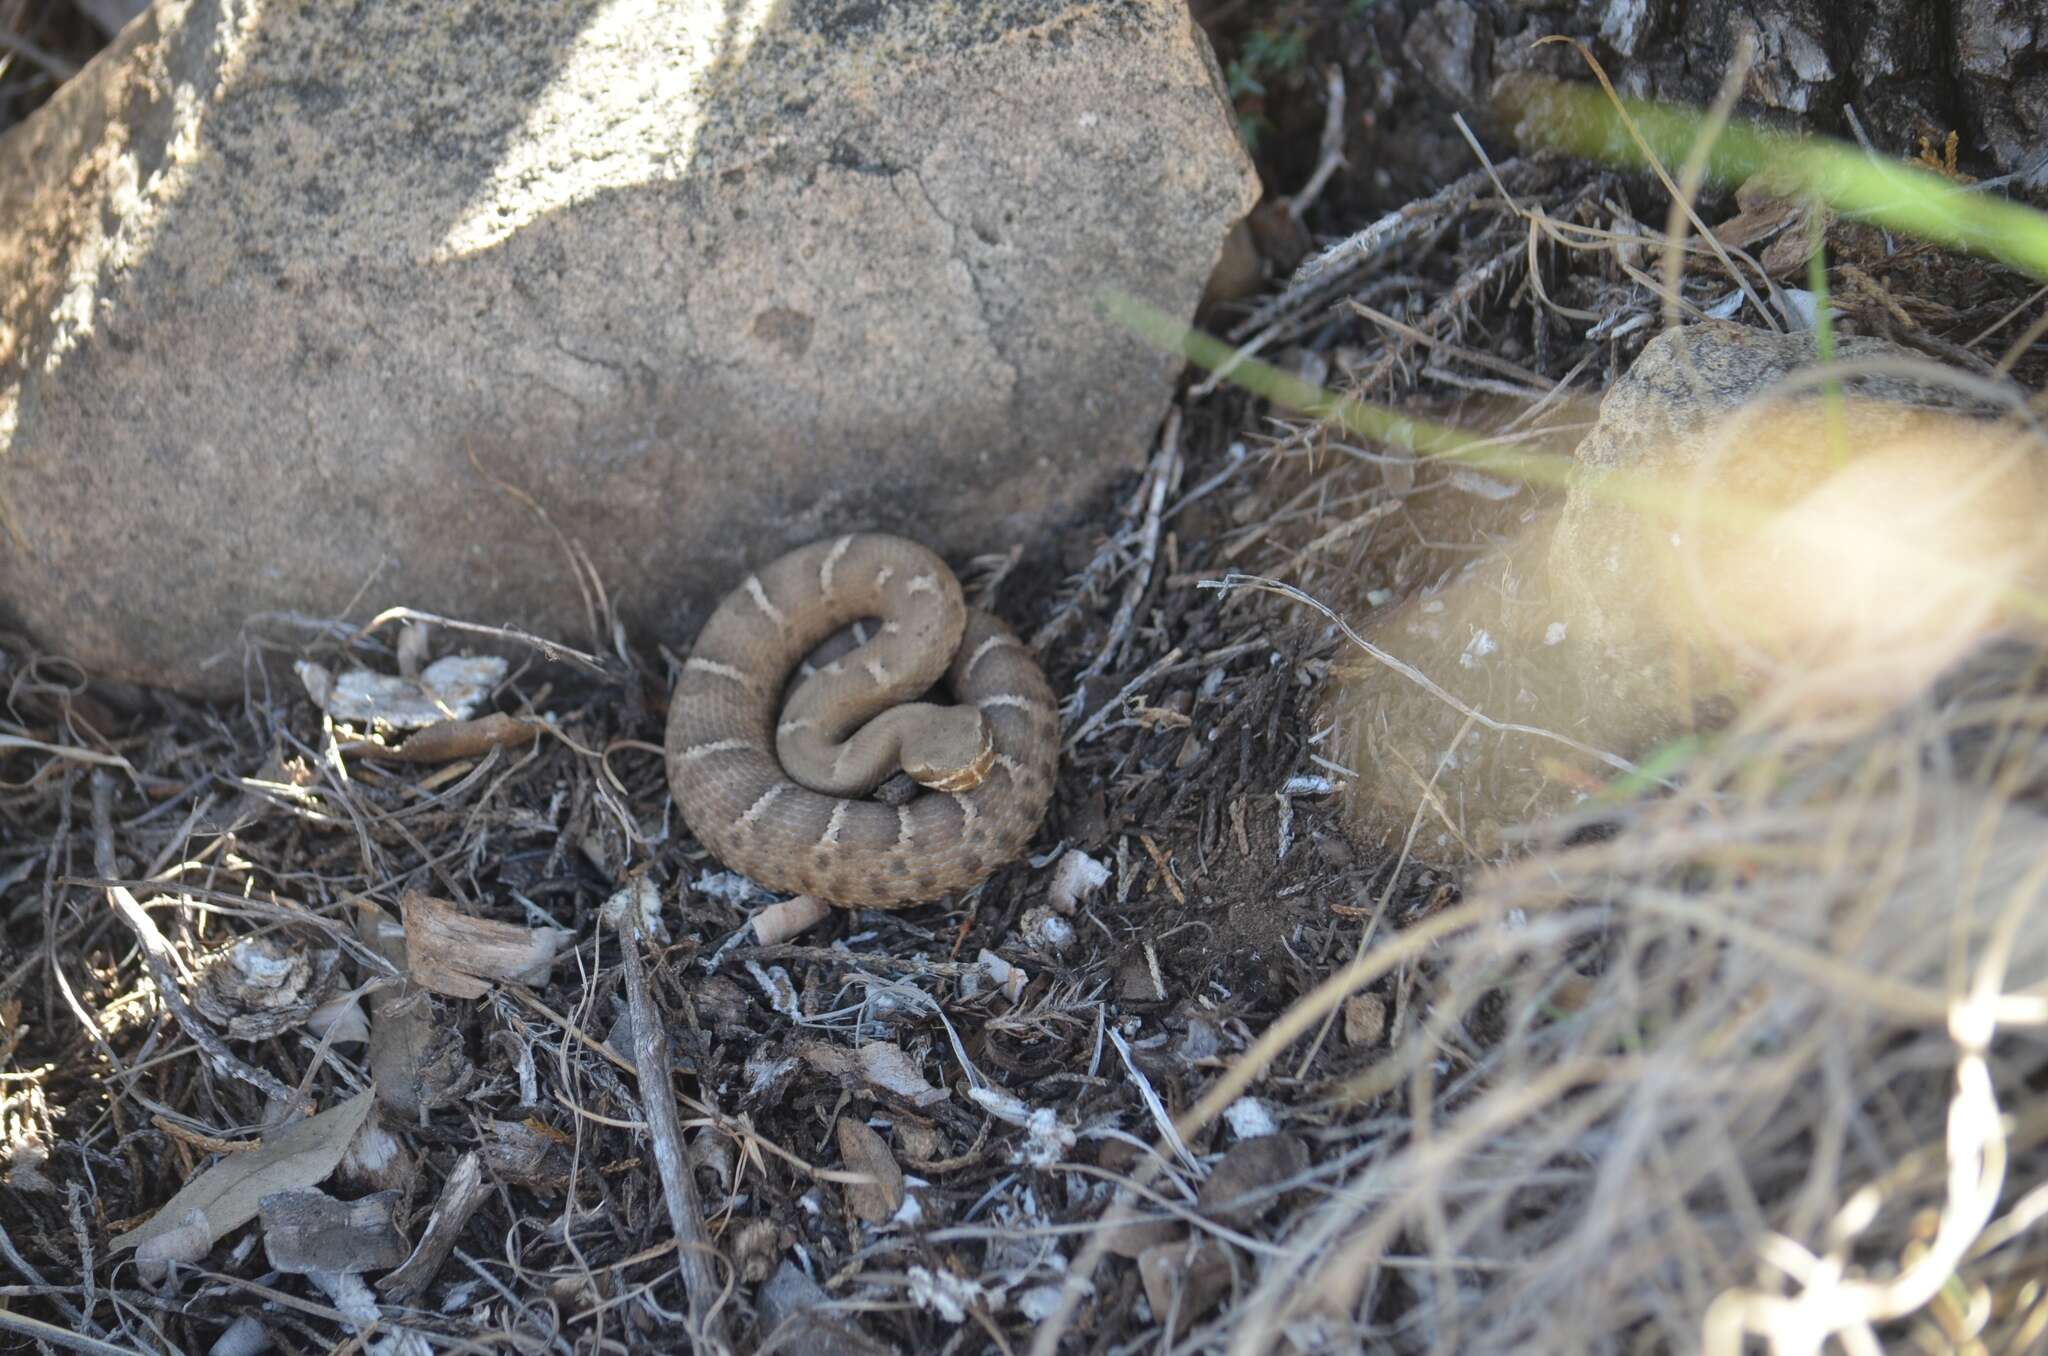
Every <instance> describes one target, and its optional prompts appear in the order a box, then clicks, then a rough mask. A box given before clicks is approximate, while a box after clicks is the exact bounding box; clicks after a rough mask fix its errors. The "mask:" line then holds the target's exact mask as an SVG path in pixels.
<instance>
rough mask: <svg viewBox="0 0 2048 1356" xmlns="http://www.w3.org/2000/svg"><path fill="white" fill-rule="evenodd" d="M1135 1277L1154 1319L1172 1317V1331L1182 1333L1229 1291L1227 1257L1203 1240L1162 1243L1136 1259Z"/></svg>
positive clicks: (1226, 1254) (1220, 1250) (1218, 1248)
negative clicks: (1141, 1287) (1137, 1278)
mask: <svg viewBox="0 0 2048 1356" xmlns="http://www.w3.org/2000/svg"><path fill="white" fill-rule="evenodd" d="M1138 1277H1139V1279H1140V1280H1141V1281H1143V1282H1144V1285H1145V1298H1146V1299H1147V1300H1149V1301H1151V1304H1152V1314H1153V1317H1154V1318H1155V1319H1156V1320H1158V1321H1160V1322H1164V1321H1166V1320H1167V1318H1168V1317H1169V1316H1171V1318H1172V1319H1173V1321H1174V1329H1175V1331H1176V1332H1179V1331H1185V1330H1186V1328H1187V1327H1188V1325H1190V1324H1192V1323H1194V1322H1195V1321H1196V1320H1198V1319H1200V1318H1201V1317H1202V1316H1203V1315H1204V1314H1206V1313H1208V1312H1209V1311H1210V1310H1211V1309H1214V1308H1215V1307H1216V1304H1217V1301H1219V1300H1221V1299H1222V1298H1223V1296H1224V1295H1225V1294H1226V1293H1227V1292H1228V1291H1229V1289H1230V1255H1229V1254H1228V1253H1227V1252H1225V1251H1224V1250H1223V1247H1222V1245H1221V1244H1219V1243H1215V1242H1212V1241H1210V1240H1209V1239H1206V1238H1198V1239H1190V1240H1188V1241H1187V1242H1183V1243H1161V1244H1159V1245H1158V1246H1156V1247H1152V1248H1147V1249H1146V1250H1145V1252H1144V1253H1143V1254H1142V1255H1141V1256H1140V1257H1139V1258H1138Z"/></svg>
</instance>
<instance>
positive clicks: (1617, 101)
mask: <svg viewBox="0 0 2048 1356" xmlns="http://www.w3.org/2000/svg"><path fill="white" fill-rule="evenodd" d="M1552 42H1570V43H1571V45H1572V46H1573V47H1575V48H1577V49H1578V53H1579V55H1580V56H1581V57H1583V58H1584V59H1585V62H1586V65H1588V66H1590V67H1591V68H1592V70H1593V78H1594V79H1596V80H1598V81H1599V82H1600V88H1601V89H1603V90H1605V91H1606V92H1607V99H1608V102H1609V103H1611V104H1613V105H1614V116H1615V118H1616V119H1617V120H1618V121H1619V122H1620V123H1621V125H1622V127H1623V128H1624V129H1625V130H1626V131H1627V132H1628V135H1629V139H1630V140H1631V141H1633V142H1635V144H1636V150H1637V151H1638V152H1639V153H1641V155H1642V157H1643V163H1644V164H1646V165H1648V166H1649V167H1650V171H1651V173H1653V174H1655V175H1656V176H1657V181H1658V182H1659V183H1661V184H1663V185H1664V191H1665V192H1666V193H1669V194H1670V195H1671V201H1672V205H1673V207H1674V208H1676V209H1679V210H1682V211H1683V212H1684V213H1685V217H1686V219H1687V220H1688V221H1690V222H1691V223H1692V227H1693V229H1694V230H1696V231H1698V232H1699V233H1700V238H1701V239H1702V240H1705V241H1706V242H1707V247H1708V248H1709V249H1711V250H1713V251H1714V256H1715V257H1716V258H1718V259H1719V260H1720V261H1721V267H1723V268H1725V269H1727V270H1728V276H1729V277H1731V278H1733V279H1734V280H1735V285H1736V286H1737V287H1739V288H1741V289H1742V295H1743V296H1745V297H1747V298H1749V304H1750V305H1752V306H1754V307H1756V309H1757V314H1759V315H1761V316H1762V317H1763V318H1764V323H1765V324H1767V325H1769V326H1770V327H1771V328H1772V329H1773V330H1776V331H1779V332H1782V331H1783V330H1784V326H1783V325H1780V324H1779V323H1778V318H1777V317H1776V316H1775V315H1772V314H1771V308H1770V307H1768V306H1766V305H1764V303H1763V300H1762V299H1761V298H1760V297H1758V296H1757V294H1756V292H1755V291H1754V290H1753V289H1751V287H1750V285H1749V283H1748V281H1747V280H1745V279H1744V278H1743V276H1742V271H1741V270H1740V269H1738V268H1736V267H1735V261H1734V260H1732V259H1730V258H1729V257H1728V252H1727V250H1726V249H1724V248H1723V247H1722V245H1721V240H1720V237H1719V236H1717V235H1715V234H1714V233H1713V232H1712V231H1711V230H1709V229H1707V224H1706V223H1705V222H1704V221H1701V220H1700V214H1699V213H1698V212H1697V211H1695V210H1693V205H1692V199H1691V198H1690V197H1688V196H1687V195H1686V193H1685V192H1684V191H1683V190H1681V189H1680V188H1679V186H1678V185H1677V184H1675V183H1673V182H1672V181H1671V176H1670V175H1669V174H1668V173H1666V172H1665V170H1664V162H1663V161H1661V160H1659V159H1658V158H1657V155H1656V152H1654V151H1652V150H1651V149H1650V143H1649V142H1647V141H1645V140H1643V134H1642V131H1641V130H1640V129H1639V128H1638V127H1637V126H1636V121H1635V119H1634V118H1631V117H1630V116H1629V115H1628V109H1627V108H1626V107H1624V106H1623V105H1622V102H1621V96H1620V95H1619V94H1617V93H1615V91H1614V84H1613V82H1612V81H1610V80H1608V78H1607V70H1606V68H1605V67H1603V66H1602V65H1601V64H1600V63H1599V62H1598V61H1596V60H1594V58H1593V53H1592V52H1591V51H1589V50H1588V49H1587V47H1586V45H1585V44H1584V43H1582V42H1578V41H1575V40H1573V39H1569V38H1564V37H1551V38H1539V39H1537V43H1536V45H1537V46H1542V45H1543V44H1545V43H1552Z"/></svg>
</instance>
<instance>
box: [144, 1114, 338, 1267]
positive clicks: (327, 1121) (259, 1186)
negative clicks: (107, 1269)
mask: <svg viewBox="0 0 2048 1356" xmlns="http://www.w3.org/2000/svg"><path fill="white" fill-rule="evenodd" d="M375 1102H376V1093H375V1090H374V1089H372V1090H370V1091H367V1092H360V1093H357V1094H356V1095H355V1096H354V1097H351V1098H349V1099H348V1100H347V1101H346V1102H343V1103H342V1104H341V1105H340V1106H335V1107H329V1108H328V1109H327V1110H325V1111H322V1112H320V1113H319V1114H318V1115H314V1116H308V1117H306V1119H304V1120H302V1121H297V1122H295V1123H293V1124H292V1125H291V1126H289V1127H287V1128H286V1129H285V1131H284V1132H283V1133H282V1134H280V1135H278V1136H277V1137H276V1138H275V1139H273V1140H270V1141H268V1142H267V1143H265V1144H264V1146H263V1147H262V1148H260V1149H254V1150H251V1151H250V1152H248V1153H245V1154H230V1155H228V1156H227V1157H226V1158H223V1159H221V1160H220V1161H218V1162H216V1163H215V1164H214V1165H213V1166H212V1167H210V1168H208V1169H206V1171H204V1172H202V1173H200V1174H199V1175H198V1176H197V1177H194V1178H193V1179H192V1180H191V1181H189V1182H187V1183H185V1185H184V1186H183V1187H182V1188H180V1189H179V1191H178V1194H177V1195H175V1196H173V1197H171V1199H170V1200H169V1201H168V1202H166V1203H165V1204H164V1205H163V1207H162V1208H161V1209H159V1210H158V1211H157V1212H156V1213H155V1214H154V1215H151V1216H150V1217H149V1219H148V1220H147V1221H146V1222H144V1223H142V1224H139V1225H137V1226H136V1227H135V1228H133V1229H130V1230H129V1231H128V1232H127V1233H125V1234H122V1235H120V1236H119V1237H118V1238H116V1239H114V1241H113V1242H112V1243H111V1244H110V1245H109V1246H110V1247H112V1248H113V1250H114V1251H116V1252H119V1251H120V1250H121V1249H123V1248H133V1247H137V1246H139V1245H141V1244H143V1243H146V1242H148V1241H149V1240H150V1239H152V1238H156V1237H158V1236H159V1235H162V1234H166V1233H169V1232H170V1231H171V1230H173V1229H176V1228H178V1227H179V1226H180V1225H182V1224H184V1223H185V1221H186V1215H187V1212H189V1211H193V1210H198V1211H200V1212H202V1213H203V1214H204V1215H205V1217H206V1229H207V1246H208V1247H211V1246H212V1245H213V1244H215V1243H218V1242H219V1241H220V1240H221V1239H222V1238H223V1237H225V1236H226V1235H227V1234H228V1233H229V1232H231V1231H232V1230H234V1229H237V1228H239V1227H240V1226H242V1225H243V1224H246V1223H247V1222H248V1221H250V1220H252V1219H254V1218H255V1217H256V1212H257V1210H258V1209H259V1208H260V1202H261V1201H262V1200H263V1198H264V1197H265V1196H268V1195H269V1194H270V1193H271V1192H273V1191H285V1190H288V1189H290V1188H292V1187H305V1186H313V1185H315V1184H317V1183H319V1182H322V1181H325V1180H326V1178H327V1175H328V1174H329V1173H331V1172H333V1171H334V1169H335V1168H336V1167H337V1166H338V1165H339V1164H340V1163H341V1157H342V1155H343V1154H345V1153H347V1152H348V1146H349V1142H350V1141H352V1140H353V1139H355V1137H356V1132H357V1131H358V1130H361V1129H362V1128H363V1122H364V1120H366V1119H367V1118H368V1117H369V1114H370V1108H371V1106H372V1105H374V1103H375Z"/></svg>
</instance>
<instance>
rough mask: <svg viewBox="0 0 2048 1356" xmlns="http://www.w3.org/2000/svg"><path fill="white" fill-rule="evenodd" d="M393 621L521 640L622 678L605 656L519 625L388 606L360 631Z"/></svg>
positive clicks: (548, 655) (592, 670)
mask: <svg viewBox="0 0 2048 1356" xmlns="http://www.w3.org/2000/svg"><path fill="white" fill-rule="evenodd" d="M390 621H411V622H427V623H429V624H431V625H434V626H445V627H447V628H448V629H449V630H451V631H467V632H469V633H471V634H472V635H479V636H490V637H492V638H494V639H497V640H514V641H518V642H519V643H520V644H521V645H528V646H531V647H532V648H534V649H536V650H539V651H540V652H541V654H542V655H543V656H544V657H546V658H548V659H553V660H560V661H562V662H564V663H568V664H573V665H575V666H576V667H577V668H579V669H582V670H583V671H584V672H586V673H588V674H590V675H591V676H592V677H596V678H602V679H604V680H606V681H607V682H617V681H618V680H619V675H618V673H617V672H616V671H615V670H614V669H613V667H612V666H611V665H609V664H607V663H605V660H604V656H602V655H595V654H588V653H585V652H584V651H582V650H578V649H573V648H571V647H570V646H567V645H564V644H562V643H561V642H560V641H558V640H549V639H547V638H546V637H544V636H537V635H535V634H533V633H532V632H531V631H523V630H521V629H520V628H518V627H516V626H485V625H483V624H482V623H480V622H470V621H458V620H457V619H456V618H454V617H443V616H441V615H439V614H438V613H433V612H421V611H418V610H417V609H414V608H410V607H392V608H386V609H385V610H384V611H382V612H379V613H378V614H377V615H376V616H374V617H372V618H370V620H369V621H367V622H365V623H364V624H363V629H362V631H361V632H359V633H358V634H360V635H368V634H370V632H372V631H374V630H376V629H377V628H378V627H380V626H382V625H383V624H384V623H386V622H390Z"/></svg>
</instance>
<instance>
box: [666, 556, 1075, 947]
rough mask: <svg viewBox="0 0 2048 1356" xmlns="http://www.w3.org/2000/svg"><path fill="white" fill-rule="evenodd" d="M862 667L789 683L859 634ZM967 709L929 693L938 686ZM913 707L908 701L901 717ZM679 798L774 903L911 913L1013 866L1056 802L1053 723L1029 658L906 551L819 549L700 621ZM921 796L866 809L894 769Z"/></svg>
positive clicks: (682, 717)
mask: <svg viewBox="0 0 2048 1356" xmlns="http://www.w3.org/2000/svg"><path fill="white" fill-rule="evenodd" d="M863 620H873V621H878V622H879V623H880V627H879V630H878V631H877V632H876V633H875V634H874V636H873V637H872V638H871V639H869V640H867V641H866V643H864V644H862V645H861V646H860V647H859V648H858V649H856V650H854V651H853V652H852V653H851V654H847V655H844V656H843V657H841V658H838V659H834V660H832V661H830V662H828V663H825V664H824V665H823V667H821V668H818V669H817V670H816V671H814V672H812V673H811V674H809V675H808V676H803V677H800V678H799V679H798V680H797V682H796V683H795V684H794V686H792V687H789V688H788V700H787V702H785V701H784V692H785V685H786V684H788V682H789V678H790V675H791V673H792V671H793V670H795V669H796V668H797V666H798V665H799V664H800V663H801V662H802V661H803V660H804V658H805V657H806V656H807V655H811V654H813V653H814V652H816V651H817V650H818V649H819V646H820V645H821V644H823V643H824V642H825V641H827V640H828V639H829V638H831V637H834V636H836V635H838V634H840V633H841V632H843V631H845V630H846V628H848V627H849V626H851V625H852V624H854V623H856V622H859V621H863ZM942 677H943V678H944V679H945V680H946V685H947V687H948V688H949V689H950V690H951V692H952V694H953V696H954V698H955V699H956V700H957V701H958V702H959V703H960V705H959V706H954V707H948V706H936V705H931V704H927V703H923V702H919V701H918V700H917V699H918V698H919V697H921V696H923V695H924V694H925V693H926V692H927V690H929V689H930V688H932V687H933V685H934V684H935V683H937V682H938V681H939V679H940V678H942ZM906 703H908V704H906ZM666 753H667V769H668V780H669V789H670V791H671V792H672V793H673V794H674V796H675V800H676V806H677V809H678V810H679V811H680V812H681V814H682V817H683V822H684V823H685V824H687V825H688V826H689V828H690V831H691V832H692V833H694V834H695V835H696V836H697V839H698V841H699V842H701V843H703V844H704V846H705V847H707V848H708V849H710V850H711V852H712V854H713V855H714V856H716V857H717V858H718V859H719V860H720V861H721V862H723V863H724V864H725V865H726V866H727V867H729V868H731V869H732V870H735V871H738V872H741V873H742V874H744V875H746V876H747V877H748V878H749V879H751V880H753V881H754V882H755V883H757V884H759V885H762V886H765V887H767V888H769V889H773V890H780V891H786V892H789V893H802V894H808V895H811V896H813V897H814V898H817V899H821V900H824V901H826V902H828V903H832V904H838V905H842V906H847V907H869V908H901V907H904V906H906V905H910V904H915V903H920V902H923V901H927V900H931V899H935V898H937V897H938V896H940V895H943V894H946V893H949V892H952V891H957V890H964V889H967V888H969V887H970V886H973V885H975V884H978V883H979V882H980V881H982V880H984V879H986V878H987V877H988V875H989V874H990V873H991V872H993V871H994V870H995V869H996V868H997V867H999V866H1001V865H1002V864H1003V863H1005V862H1007V861H1010V860H1012V859H1014V858H1015V857H1016V856H1017V855H1018V854H1019V853H1021V852H1022V851H1023V850H1024V848H1025V845H1026V844H1027V843H1029V842H1030V840H1031V835H1032V834H1033V833H1035V832H1036V831H1037V829H1038V825H1039V822H1040V821H1041V820H1042V819H1043V818H1044V817H1045V811H1046V807H1047V805H1048V804H1049V803H1050V802H1051V799H1052V786H1053V771H1054V768H1055V766H1056V764H1057V761H1058V757H1059V722H1058V717H1057V713H1056V711H1055V708H1054V704H1053V696H1052V689H1051V687H1050V686H1049V685H1048V684H1047V683H1046V680H1045V675H1044V673H1043V672H1042V671H1041V670H1040V668H1039V666H1038V664H1037V662H1036V661H1035V660H1034V659H1033V658H1032V656H1031V653H1030V651H1028V650H1027V649H1025V647H1024V644H1023V642H1022V641H1020V640H1019V639H1018V638H1017V637H1016V635H1015V634H1013V633H1012V632H1011V631H1010V629H1009V628H1008V627H1007V626H1005V625H1003V623H1002V622H1000V621H998V620H997V619H996V618H995V617H993V616H991V615H989V614H988V613H986V612H982V611H980V610H978V609H974V608H970V607H968V606H967V604H966V600H965V598H964V597H963V596H962V594H961V590H960V583H959V580H958V579H956V578H955V577H954V575H953V572H952V571H951V570H949V569H948V568H947V567H946V564H945V562H944V561H943V560H941V559H940V558H939V557H938V556H937V555H936V554H935V553H933V552H932V551H930V550H928V549H926V548H925V547H923V546H920V545H918V544H917V543H915V542H911V541H906V540H904V539H903V538H901V537H893V536H885V535H880V534H871V533H870V534H856V535H852V536H845V537H839V538H836V539H832V540H827V541H821V542H814V543H812V544H811V545H809V546H805V547H801V548H799V549H797V550H795V551H792V552H790V553H789V554H787V555H785V556H782V557H781V558H779V559H777V560H775V561H774V562H772V563H771V564H769V565H767V566H764V567H763V568H762V569H761V570H760V571H759V572H758V573H756V574H753V575H750V576H748V578H747V579H746V580H745V581H744V582H743V583H742V584H741V585H740V586H739V587H738V588H736V589H734V590H733V591H732V592H731V593H730V594H728V595H727V596H726V597H725V599H724V600H723V601H722V602H721V603H720V604H719V605H718V608H717V609H716V610H715V611H714V612H713V613H712V615H711V618H710V620H708V621H707V622H706V623H705V624H704V629H703V631H702V632H701V633H700V634H699V635H698V637H697V643H696V645H695V647H694V648H693V649H692V651H691V653H690V657H689V659H688V660H687V661H686V662H685V664H684V666H683V671H682V674H681V676H680V677H679V679H678V680H677V683H676V689H675V693H674V695H673V697H671V699H670V702H669V713H668V733H667V748H666ZM899 767H900V768H901V769H902V770H903V771H906V772H908V773H909V774H910V775H911V777H912V778H913V779H914V780H916V781H917V782H919V783H920V784H921V785H922V786H923V787H924V788H925V789H924V790H922V791H920V792H918V793H917V794H915V795H914V796H912V797H911V798H910V799H909V800H908V801H906V802H905V803H903V804H900V805H890V804H885V803H883V802H881V801H878V800H870V799H860V798H859V797H863V796H865V795H866V794H867V793H868V792H869V791H871V790H873V789H874V787H875V786H876V785H877V784H878V783H880V782H881V781H882V780H884V779H885V778H887V777H888V776H890V775H892V774H894V773H895V772H896V771H897V770H898V768H899Z"/></svg>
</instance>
